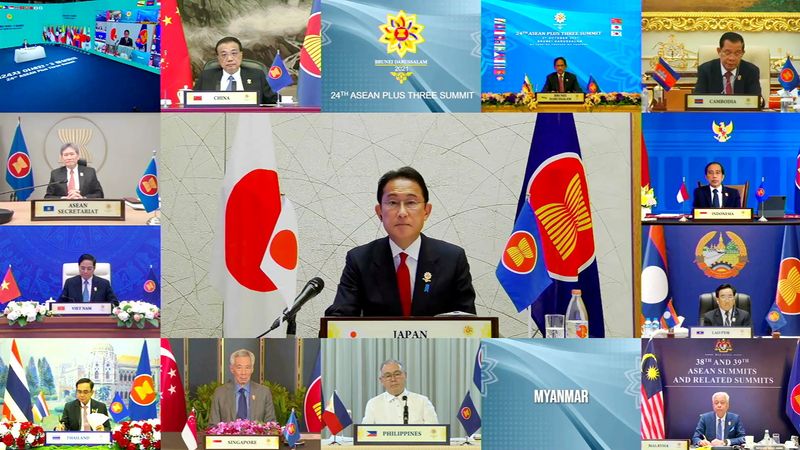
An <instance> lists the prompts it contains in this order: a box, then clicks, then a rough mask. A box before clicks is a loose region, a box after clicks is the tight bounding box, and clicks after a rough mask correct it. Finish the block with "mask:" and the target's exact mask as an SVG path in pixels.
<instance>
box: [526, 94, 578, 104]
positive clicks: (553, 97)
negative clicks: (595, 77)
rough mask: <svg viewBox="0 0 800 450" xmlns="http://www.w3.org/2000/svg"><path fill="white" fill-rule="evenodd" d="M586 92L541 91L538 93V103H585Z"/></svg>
mask: <svg viewBox="0 0 800 450" xmlns="http://www.w3.org/2000/svg"><path fill="white" fill-rule="evenodd" d="M585 100H586V94H584V93H582V92H540V93H538V94H536V102H537V103H583V102H584V101H585Z"/></svg>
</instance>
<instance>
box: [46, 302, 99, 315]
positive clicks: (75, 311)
mask: <svg viewBox="0 0 800 450" xmlns="http://www.w3.org/2000/svg"><path fill="white" fill-rule="evenodd" d="M48 304H49V305H50V311H53V312H54V313H56V314H58V315H59V316H110V315H111V303H100V302H86V303H65V302H64V303H60V302H50V303H48Z"/></svg>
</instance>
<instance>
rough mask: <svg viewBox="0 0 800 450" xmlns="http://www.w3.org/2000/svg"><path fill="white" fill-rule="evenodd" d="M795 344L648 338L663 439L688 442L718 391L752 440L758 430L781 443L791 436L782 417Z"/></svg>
mask: <svg viewBox="0 0 800 450" xmlns="http://www.w3.org/2000/svg"><path fill="white" fill-rule="evenodd" d="M646 344H647V343H646V342H644V341H643V342H642V351H644V349H645V345H646ZM796 346H797V340H796V339H653V351H654V355H655V356H656V358H657V360H658V365H659V369H660V375H661V379H662V383H663V389H664V422H665V423H664V425H665V428H666V437H667V438H668V439H691V438H692V434H693V433H694V430H695V426H696V425H697V421H698V419H699V416H700V414H703V413H706V412H709V411H712V410H713V408H712V405H711V396H712V395H714V393H716V392H721V391H722V392H727V393H728V395H730V412H732V413H735V414H738V415H739V417H740V419H741V423H742V425H743V426H744V429H745V433H746V434H748V435H754V436H755V438H756V441H759V440H760V439H761V437H762V436H763V430H769V431H770V434H772V433H779V434H780V435H781V440H782V441H785V440H786V439H788V438H789V436H790V435H793V434H797V431H796V430H795V429H794V427H793V426H792V424H791V422H790V421H789V419H788V417H787V416H786V413H785V405H786V394H787V385H788V383H789V373H790V371H791V369H792V361H793V359H794V354H795V348H796ZM631 448H633V447H631Z"/></svg>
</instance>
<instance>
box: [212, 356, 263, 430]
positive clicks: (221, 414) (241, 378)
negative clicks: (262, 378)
mask: <svg viewBox="0 0 800 450" xmlns="http://www.w3.org/2000/svg"><path fill="white" fill-rule="evenodd" d="M255 364H256V355H254V354H253V352H251V351H250V350H246V349H240V350H236V351H235V352H233V353H231V357H230V365H231V368H230V370H231V375H233V379H232V380H231V381H228V382H227V383H225V384H223V385H222V386H220V387H218V388H217V389H216V390H215V391H214V399H213V400H212V402H211V411H210V416H209V422H208V423H209V424H210V425H216V424H218V423H220V422H232V421H234V420H236V419H244V420H255V421H257V422H273V421H275V407H274V405H273V404H272V393H271V392H270V390H269V388H268V387H266V386H264V385H263V384H259V383H253V382H252V381H251V380H250V377H252V375H253V371H254V370H255Z"/></svg>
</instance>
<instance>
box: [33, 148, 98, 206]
mask: <svg viewBox="0 0 800 450" xmlns="http://www.w3.org/2000/svg"><path fill="white" fill-rule="evenodd" d="M80 156H81V155H80V152H79V151H78V147H77V146H75V144H71V143H66V144H64V145H62V146H61V162H63V163H64V166H63V167H59V168H57V169H53V171H52V172H50V184H49V185H48V186H47V192H46V193H45V195H44V198H65V199H69V200H77V199H81V198H103V187H102V186H100V181H99V180H98V179H97V173H95V171H94V169H93V168H91V167H86V165H85V164H82V165H80V166H79V162H80Z"/></svg>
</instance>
